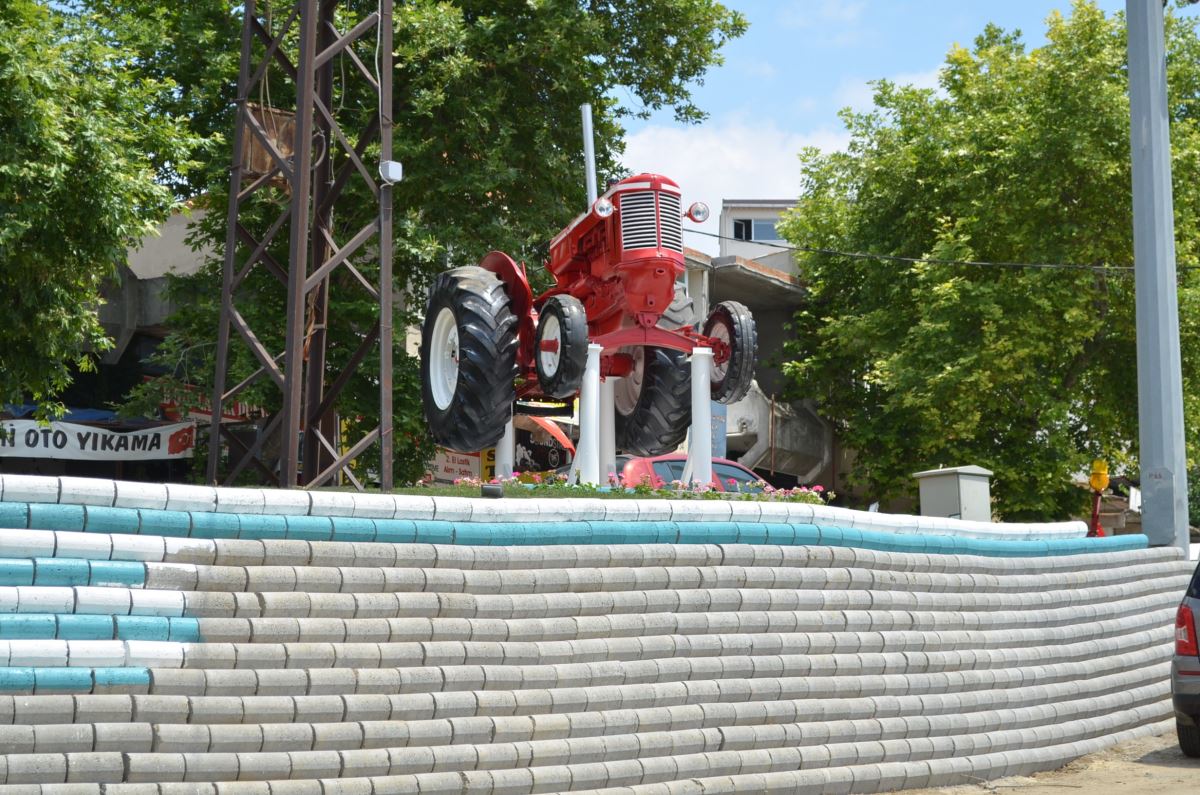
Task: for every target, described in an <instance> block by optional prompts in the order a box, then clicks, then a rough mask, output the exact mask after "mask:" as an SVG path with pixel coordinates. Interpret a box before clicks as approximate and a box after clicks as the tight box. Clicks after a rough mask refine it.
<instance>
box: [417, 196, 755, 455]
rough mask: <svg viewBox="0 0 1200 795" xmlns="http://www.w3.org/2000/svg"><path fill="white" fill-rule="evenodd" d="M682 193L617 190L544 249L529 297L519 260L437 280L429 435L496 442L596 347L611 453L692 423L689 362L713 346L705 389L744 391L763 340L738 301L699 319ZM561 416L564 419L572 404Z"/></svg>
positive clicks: (658, 448) (568, 395)
mask: <svg viewBox="0 0 1200 795" xmlns="http://www.w3.org/2000/svg"><path fill="white" fill-rule="evenodd" d="M681 197H682V193H681V191H680V188H679V186H678V185H677V184H676V183H675V182H674V181H672V180H670V179H668V178H667V177H664V176H661V175H658V174H638V175H636V176H633V177H629V178H628V179H624V180H621V181H620V182H618V183H616V184H615V185H613V186H612V188H610V189H609V190H608V192H607V193H605V194H604V195H603V196H600V197H599V198H598V199H596V201H595V202H593V204H592V206H591V207H590V208H589V209H588V211H587V212H585V213H583V214H581V215H579V216H578V217H577V218H576V219H575V220H574V221H572V222H571V223H570V224H569V225H568V226H567V227H566V228H565V229H563V230H562V231H561V232H559V233H558V235H557V236H556V237H555V238H554V239H553V240H551V241H550V257H549V260H548V261H547V262H546V269H547V270H548V271H549V272H550V274H551V275H552V276H553V277H554V286H553V287H552V288H550V289H549V290H547V291H546V292H544V293H542V294H541V295H539V296H537V297H536V298H535V297H534V295H533V292H532V290H531V287H530V284H529V279H528V277H527V275H526V272H525V265H524V264H523V263H521V264H518V263H517V262H516V261H515V260H513V259H512V257H510V256H508V255H507V254H504V253H502V252H499V251H493V252H492V253H490V254H488V255H487V256H486V257H484V258H483V260H482V261H481V262H480V263H479V266H478V267H476V266H467V267H461V268H453V269H451V270H448V271H445V272H444V273H441V274H439V275H438V277H437V279H436V280H435V281H434V283H433V287H432V289H431V290H430V293H429V302H428V304H427V306H426V309H425V323H424V325H423V327H422V329H421V384H422V389H421V397H422V403H423V405H424V409H425V418H426V420H427V422H428V425H429V430H430V433H431V435H432V436H433V439H434V441H436V442H437V444H439V445H441V446H442V447H447V448H450V449H451V450H458V451H461V452H472V451H476V450H481V449H484V448H487V447H491V446H493V445H495V444H496V442H498V441H499V440H500V437H501V435H502V434H503V433H504V426H505V423H506V422H507V421H508V418H509V417H510V416H511V415H512V414H513V412H514V407H515V411H516V413H523V412H522V411H521V403H519V402H518V401H527V402H530V403H534V402H536V403H538V404H540V405H541V406H542V408H541V409H539V410H544V407H545V404H546V402H554V401H560V402H561V401H569V400H570V399H572V398H573V397H574V396H575V395H576V394H577V393H578V392H579V388H580V385H581V383H582V380H583V371H584V365H585V361H586V358H587V351H588V346H589V344H595V345H600V346H601V348H602V352H601V354H600V374H601V375H602V376H604V377H609V376H615V377H619V378H620V381H618V382H617V386H616V390H615V394H614V403H615V410H616V417H615V427H616V442H617V448H618V449H620V450H624V451H626V452H629V453H633V454H635V455H658V454H661V453H665V452H667V451H669V450H674V449H675V448H676V447H678V446H679V444H680V443H681V442H682V441H683V439H684V437H685V436H686V434H687V430H688V426H689V425H691V369H690V366H689V365H688V363H687V361H686V357H687V354H689V353H691V352H692V350H693V349H695V348H698V347H704V348H709V349H711V350H712V352H713V365H712V377H711V383H710V385H709V386H710V393H711V395H712V399H713V400H716V401H719V402H721V403H734V402H736V401H738V400H740V399H741V398H743V397H744V396H745V395H746V392H747V391H748V390H749V389H750V381H751V379H752V378H753V375H754V372H753V371H754V360H755V356H756V355H757V348H758V336H757V330H756V327H755V324H754V318H753V316H752V315H751V314H750V310H748V309H747V308H746V307H745V306H744V305H742V304H740V303H738V302H736V301H722V302H721V303H718V304H717V305H716V306H715V307H713V308H712V311H711V312H710V313H709V315H708V317H707V319H703V323H702V324H700V325H699V327H697V326H698V321H699V320H701V319H700V318H696V317H694V316H693V307H692V301H691V299H690V298H689V297H688V296H687V293H686V291H685V290H684V288H683V284H682V282H681V281H680V279H681V277H682V275H683V273H684V270H685V267H684V259H683V223H682V221H683V219H684V218H689V219H691V220H692V221H695V222H702V221H704V220H705V219H706V218H708V212H709V210H708V207H706V206H705V205H704V204H702V203H699V202H697V203H695V204H693V205H692V206H691V207H690V208H688V209H687V211H686V212H685V211H684V210H683V209H682V205H681ZM566 413H567V414H569V413H570V409H569V407H568V408H566Z"/></svg>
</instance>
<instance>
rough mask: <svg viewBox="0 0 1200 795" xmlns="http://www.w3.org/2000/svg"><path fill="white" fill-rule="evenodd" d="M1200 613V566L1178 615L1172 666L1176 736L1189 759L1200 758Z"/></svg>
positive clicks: (1172, 693) (1172, 695)
mask: <svg viewBox="0 0 1200 795" xmlns="http://www.w3.org/2000/svg"><path fill="white" fill-rule="evenodd" d="M1197 613H1200V566H1197V568H1196V573H1195V574H1193V575H1192V581H1191V583H1190V584H1189V585H1188V589H1187V593H1186V594H1184V596H1183V602H1181V603H1180V605H1179V610H1178V611H1176V613H1175V659H1174V660H1173V661H1172V662H1171V700H1172V701H1173V702H1174V704H1175V733H1176V734H1177V735H1178V737H1179V748H1180V750H1181V751H1183V753H1184V755H1185V756H1190V757H1192V758H1200V642H1198V641H1197V638H1196V615H1197Z"/></svg>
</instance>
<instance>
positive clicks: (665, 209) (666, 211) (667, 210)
mask: <svg viewBox="0 0 1200 795" xmlns="http://www.w3.org/2000/svg"><path fill="white" fill-rule="evenodd" d="M658 215H659V218H660V219H661V221H660V223H661V224H662V232H661V233H660V234H662V247H663V248H669V249H671V250H672V251H679V252H682V251H683V213H682V212H681V211H680V200H679V196H678V195H677V194H674V193H660V194H658Z"/></svg>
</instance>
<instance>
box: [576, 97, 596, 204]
mask: <svg viewBox="0 0 1200 795" xmlns="http://www.w3.org/2000/svg"><path fill="white" fill-rule="evenodd" d="M579 110H580V111H581V112H582V113H583V162H584V169H585V170H586V172H587V173H586V175H585V176H586V179H587V199H588V206H587V209H589V210H590V209H592V205H593V204H595V203H596V197H597V196H599V194H598V193H597V192H596V144H595V141H593V140H592V104H591V103H590V102H585V103H583V104H582V105H580V106H579Z"/></svg>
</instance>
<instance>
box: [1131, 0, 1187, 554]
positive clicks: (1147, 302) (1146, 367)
mask: <svg viewBox="0 0 1200 795" xmlns="http://www.w3.org/2000/svg"><path fill="white" fill-rule="evenodd" d="M1125 7H1126V18H1127V24H1128V37H1129V105H1130V116H1131V121H1132V123H1131V125H1130V144H1131V146H1130V150H1131V155H1132V159H1133V254H1134V276H1135V284H1136V308H1137V372H1138V437H1139V442H1140V458H1141V468H1142V472H1141V483H1142V527H1143V528H1144V530H1145V533H1146V535H1147V536H1149V538H1150V544H1151V545H1152V546H1172V545H1174V546H1178V547H1180V548H1182V549H1183V550H1184V551H1185V552H1186V551H1187V550H1188V510H1187V461H1186V458H1185V454H1184V430H1183V377H1182V373H1181V367H1180V355H1179V300H1178V296H1177V293H1176V284H1175V217H1174V207H1173V204H1172V199H1171V139H1170V124H1169V120H1168V117H1167V70H1166V49H1165V46H1164V42H1163V13H1164V12H1163V3H1162V0H1126V2H1125Z"/></svg>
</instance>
